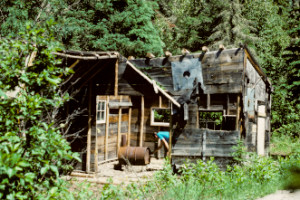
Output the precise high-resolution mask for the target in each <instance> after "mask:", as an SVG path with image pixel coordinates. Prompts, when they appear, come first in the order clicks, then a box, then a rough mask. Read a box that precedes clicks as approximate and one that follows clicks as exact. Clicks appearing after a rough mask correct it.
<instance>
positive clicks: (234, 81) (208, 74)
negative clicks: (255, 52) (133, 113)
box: [119, 49, 244, 96]
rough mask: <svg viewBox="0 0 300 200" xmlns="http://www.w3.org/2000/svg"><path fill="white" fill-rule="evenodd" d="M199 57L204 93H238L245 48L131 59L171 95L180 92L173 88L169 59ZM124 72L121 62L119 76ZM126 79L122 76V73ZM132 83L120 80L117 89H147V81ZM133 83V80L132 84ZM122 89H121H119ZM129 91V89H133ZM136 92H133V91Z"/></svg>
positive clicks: (177, 94) (170, 60) (124, 67)
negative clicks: (135, 85)
mask: <svg viewBox="0 0 300 200" xmlns="http://www.w3.org/2000/svg"><path fill="white" fill-rule="evenodd" d="M192 58H198V59H199V60H200V61H201V65H202V74H203V80H204V84H205V86H206V91H204V93H205V94H216V93H241V92H242V79H243V70H244V50H243V49H229V50H223V51H213V52H207V53H205V54H191V55H187V56H173V57H169V58H154V59H151V60H150V61H146V60H145V59H136V60H130V62H131V63H133V64H134V65H135V66H136V67H137V68H139V69H140V70H141V71H142V72H144V73H145V74H146V75H148V76H150V77H151V79H153V80H155V81H157V82H158V84H159V85H160V86H162V87H163V88H164V89H165V91H167V92H169V93H170V94H172V95H173V96H180V95H181V93H182V92H181V91H178V92H176V91H174V88H173V79H172V70H171V62H175V61H176V62H179V61H182V60H184V59H192ZM125 72H126V64H122V70H119V73H120V77H122V75H121V74H122V73H125ZM123 78H124V79H126V77H125V76H123ZM131 81H132V82H131V85H129V84H128V83H126V81H124V80H123V81H122V80H121V81H120V82H121V83H120V84H122V85H121V87H120V90H122V91H126V90H129V89H131V90H132V87H133V84H137V85H140V87H143V86H142V85H143V84H144V88H149V87H151V85H150V86H149V84H147V83H141V82H140V81H139V80H131ZM134 82H136V83H134ZM121 88H124V89H121ZM131 90H129V91H130V92H133V91H131ZM135 93H136V91H135Z"/></svg>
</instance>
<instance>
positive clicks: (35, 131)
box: [0, 22, 79, 199]
mask: <svg viewBox="0 0 300 200" xmlns="http://www.w3.org/2000/svg"><path fill="white" fill-rule="evenodd" d="M51 25H52V23H51V22H48V23H47V25H46V29H47V28H48V29H50V27H51ZM50 33H51V32H50V31H45V29H31V27H30V26H29V25H28V26H27V31H26V33H20V35H19V37H18V38H15V39H13V38H1V44H0V55H1V56H0V65H1V67H0V97H1V101H0V121H1V123H0V163H1V165H0V198H1V199H48V198H56V197H58V196H60V195H61V194H67V193H66V187H63V185H64V184H65V183H64V181H62V180H60V179H59V176H60V174H61V173H66V172H67V171H69V170H71V169H72V168H71V166H70V165H69V164H67V163H68V162H70V161H71V160H72V159H74V158H76V159H79V158H78V155H76V154H74V153H72V152H71V149H70V146H69V144H68V142H67V141H66V140H65V139H64V138H62V136H61V134H60V132H59V129H58V128H57V127H56V126H55V116H56V115H55V114H56V113H54V112H53V111H54V110H56V108H57V107H59V106H61V105H62V104H63V102H64V101H65V100H67V99H68V96H67V95H63V94H61V93H60V92H59V84H60V83H61V79H60V78H59V76H60V75H61V74H66V73H67V70H66V69H63V68H59V67H57V64H58V62H59V61H58V60H56V59H55V58H54V55H53V54H52V52H53V51H57V50H59V48H58V47H59V44H58V43H56V42H55V41H54V39H53V38H52V36H51V34H50ZM47 34H48V35H47ZM46 35H47V36H46Z"/></svg>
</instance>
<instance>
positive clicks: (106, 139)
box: [104, 96, 109, 160]
mask: <svg viewBox="0 0 300 200" xmlns="http://www.w3.org/2000/svg"><path fill="white" fill-rule="evenodd" d="M108 104H109V96H107V97H106V123H105V144H104V153H105V154H104V160H107V159H108V150H107V149H108V148H107V146H108V131H109V130H108V129H109V107H108Z"/></svg>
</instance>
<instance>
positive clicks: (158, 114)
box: [151, 108, 171, 126]
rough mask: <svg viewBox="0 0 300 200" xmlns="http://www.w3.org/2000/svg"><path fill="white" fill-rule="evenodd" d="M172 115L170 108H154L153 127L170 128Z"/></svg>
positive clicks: (152, 110)
mask: <svg viewBox="0 0 300 200" xmlns="http://www.w3.org/2000/svg"><path fill="white" fill-rule="evenodd" d="M170 115H171V110H170V108H152V109H151V126H169V125H170Z"/></svg>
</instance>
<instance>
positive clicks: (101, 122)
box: [96, 99, 107, 124]
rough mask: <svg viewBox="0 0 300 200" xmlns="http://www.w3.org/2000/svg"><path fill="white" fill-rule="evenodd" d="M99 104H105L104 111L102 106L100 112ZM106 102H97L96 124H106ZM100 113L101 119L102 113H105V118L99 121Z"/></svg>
mask: <svg viewBox="0 0 300 200" xmlns="http://www.w3.org/2000/svg"><path fill="white" fill-rule="evenodd" d="M98 103H104V110H102V109H101V108H102V107H101V106H100V110H98ZM106 106H107V104H106V100H102V99H97V102H96V124H104V123H105V122H106V112H107V111H106ZM99 112H100V118H101V113H104V117H103V119H100V120H98V113H99Z"/></svg>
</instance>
